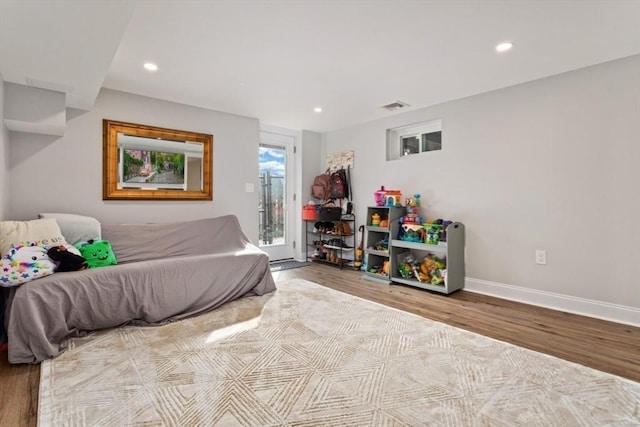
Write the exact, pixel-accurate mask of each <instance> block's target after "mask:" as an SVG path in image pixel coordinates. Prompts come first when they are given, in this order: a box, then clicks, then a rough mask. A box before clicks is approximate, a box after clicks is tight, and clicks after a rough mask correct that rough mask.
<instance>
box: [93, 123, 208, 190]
mask: <svg viewBox="0 0 640 427" xmlns="http://www.w3.org/2000/svg"><path fill="white" fill-rule="evenodd" d="M102 133H103V135H102V137H103V153H102V156H103V158H102V172H103V176H102V183H103V184H102V186H103V187H102V199H103V200H212V199H213V191H212V186H213V185H212V182H211V180H212V163H213V159H212V153H213V135H208V134H204V133H196V132H187V131H182V130H175V129H165V128H159V127H155V126H147V125H140V124H135V123H125V122H119V121H115V120H107V119H104V120H103V121H102Z"/></svg>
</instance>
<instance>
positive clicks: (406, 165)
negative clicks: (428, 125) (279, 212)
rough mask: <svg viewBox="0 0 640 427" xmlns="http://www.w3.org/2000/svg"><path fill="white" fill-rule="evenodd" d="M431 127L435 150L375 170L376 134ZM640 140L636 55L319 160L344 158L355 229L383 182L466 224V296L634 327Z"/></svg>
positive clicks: (445, 111)
mask: <svg viewBox="0 0 640 427" xmlns="http://www.w3.org/2000/svg"><path fill="white" fill-rule="evenodd" d="M438 118H440V119H442V122H443V149H442V150H441V151H436V152H429V153H424V154H421V155H414V156H410V157H408V158H402V159H399V160H395V161H390V162H387V161H385V130H386V129H387V128H392V127H396V126H401V125H407V124H411V123H417V122H422V121H427V120H432V119H438ZM639 135H640V56H633V57H629V58H625V59H621V60H617V61H613V62H609V63H605V64H600V65H597V66H593V67H589V68H584V69H581V70H577V71H574V72H569V73H565V74H561V75H557V76H553V77H549V78H545V79H541V80H538V81H533V82H530V83H526V84H522V85H518V86H514V87H510V88H506V89H502V90H497V91H493V92H490V93H485V94H481V95H477V96H472V97H469V98H465V99H460V100H456V101H453V102H448V103H445V104H441V105H436V106H432V107H429V108H424V109H421V110H417V111H411V112H406V113H402V114H397V115H393V116H391V117H389V118H388V119H383V120H378V121H375V122H370V123H365V124H362V125H358V126H353V127H350V128H347V129H344V130H340V131H336V132H330V133H328V134H326V135H324V136H323V143H324V145H325V147H324V150H323V151H324V152H329V153H330V152H336V151H342V150H347V149H355V167H354V169H353V173H352V174H353V176H354V188H355V194H356V195H357V198H356V200H355V201H354V202H355V204H356V214H357V216H358V222H359V223H362V222H364V220H365V218H364V215H365V213H366V210H365V209H366V206H368V205H371V204H373V192H374V191H375V190H376V189H378V188H379V187H380V186H381V185H385V186H386V188H388V189H400V190H402V192H403V195H405V196H409V195H411V194H413V193H420V194H421V195H422V200H423V201H424V206H425V207H423V214H426V216H427V217H429V218H448V219H452V220H458V221H461V222H463V223H465V224H466V226H467V245H466V250H467V252H466V253H467V256H466V266H467V270H466V276H467V285H468V287H471V286H470V285H476V287H477V288H482V287H484V288H485V290H488V289H492V290H499V289H500V288H501V287H505V286H506V287H507V288H508V287H509V286H513V287H515V288H513V289H516V291H517V290H518V289H525V290H528V291H531V292H529V293H528V294H527V292H524V293H520V295H525V296H526V295H529V296H533V295H534V294H535V293H542V294H545V295H547V294H549V295H550V294H555V295H561V296H564V297H566V298H564V299H565V300H566V301H569V303H571V300H572V299H575V300H576V301H578V302H579V303H583V302H585V301H583V300H589V301H596V302H599V303H602V304H603V305H610V308H614V309H616V308H621V309H623V310H625V309H626V308H628V307H631V308H635V309H632V310H630V312H629V313H630V316H633V317H634V318H635V319H631V320H632V321H634V320H635V322H636V323H638V324H640V311H638V310H637V308H639V307H640V287H639V286H638V280H639V277H640V268H639V266H640V249H639V248H640V223H639V221H638V218H640V167H639V166H640V140H639ZM536 249H544V250H546V251H547V265H545V266H540V265H536V264H535V263H534V251H535V250H536ZM513 289H512V290H513ZM498 293H500V292H498ZM516 293H517V292H516ZM566 301H565V302H566ZM543 304H544V303H543ZM578 305H580V304H577V305H576V307H577V306H578ZM618 305H619V306H622V307H618ZM565 308H566V307H565ZM568 310H569V311H571V310H572V308H571V307H569V308H568ZM575 311H580V309H579V308H576V310H575ZM592 314H593V313H592ZM602 317H607V315H606V314H604V315H603V316H602ZM622 320H628V319H622Z"/></svg>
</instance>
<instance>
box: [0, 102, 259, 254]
mask: <svg viewBox="0 0 640 427" xmlns="http://www.w3.org/2000/svg"><path fill="white" fill-rule="evenodd" d="M103 119H112V120H120V121H126V122H132V123H141V124H147V125H153V126H160V127H166V128H173V129H181V130H189V131H195V132H202V133H210V134H213V138H214V142H213V201H207V202H198V201H192V202H190V201H104V200H102V120H103ZM258 143H259V122H258V120H257V119H253V118H248V117H242V116H237V115H233V114H227V113H221V112H217V111H212V110H206V109H202V108H197V107H191V106H187V105H183V104H176V103H172V102H166V101H160V100H157V99H152V98H147V97H143V96H137V95H132V94H127V93H124V92H117V91H112V90H104V89H103V90H102V91H101V92H100V95H99V96H98V99H97V101H96V104H95V106H94V108H93V109H92V110H91V111H89V112H80V111H75V112H74V114H68V115H67V127H66V131H65V135H64V136H63V137H61V138H51V137H46V138H43V137H41V136H39V135H34V134H26V133H24V134H22V133H15V132H13V133H11V141H10V144H9V145H10V146H9V157H10V167H9V173H10V175H11V182H12V186H11V188H10V189H9V210H8V213H7V216H8V217H10V218H11V219H30V218H35V217H36V216H37V214H38V212H45V211H49V212H74V213H80V214H85V215H91V216H95V217H96V218H98V219H99V220H100V221H102V222H103V223H107V222H111V223H113V222H172V221H179V220H192V219H199V218H205V217H211V216H219V215H226V214H235V215H236V216H237V217H238V219H239V221H240V224H241V226H242V228H243V230H244V232H245V233H246V234H247V236H248V237H249V238H250V239H251V240H252V241H253V242H257V241H258V214H257V206H258V204H257V193H245V183H253V184H254V185H255V187H256V188H257V186H258V161H257V159H258Z"/></svg>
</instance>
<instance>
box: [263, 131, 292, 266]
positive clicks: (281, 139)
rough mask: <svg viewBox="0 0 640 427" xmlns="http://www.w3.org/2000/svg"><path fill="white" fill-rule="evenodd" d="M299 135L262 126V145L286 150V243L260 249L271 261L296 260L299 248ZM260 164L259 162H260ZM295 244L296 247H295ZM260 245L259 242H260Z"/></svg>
mask: <svg viewBox="0 0 640 427" xmlns="http://www.w3.org/2000/svg"><path fill="white" fill-rule="evenodd" d="M298 139H299V133H298V132H296V131H293V130H290V129H285V128H279V127H275V126H267V125H260V141H259V144H258V146H260V145H263V144H264V145H277V146H282V147H285V148H286V150H285V151H286V155H287V159H286V163H285V168H286V170H285V201H284V203H285V206H284V207H285V209H284V212H285V218H284V222H285V243H284V244H281V245H268V246H260V249H262V250H263V251H265V252H266V253H268V254H269V259H270V260H281V259H295V254H296V250H297V246H298V242H297V241H296V238H297V233H296V230H297V224H298V221H297V219H298V216H296V215H295V214H294V208H295V203H296V201H295V198H296V195H295V188H296V167H295V165H296V146H297V145H298ZM258 162H259V160H258ZM294 242H295V246H296V247H294ZM258 243H259V242H258Z"/></svg>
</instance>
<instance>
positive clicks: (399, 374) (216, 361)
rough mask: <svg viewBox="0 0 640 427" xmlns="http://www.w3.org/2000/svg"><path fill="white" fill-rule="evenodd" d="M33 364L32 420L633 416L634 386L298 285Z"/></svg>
mask: <svg viewBox="0 0 640 427" xmlns="http://www.w3.org/2000/svg"><path fill="white" fill-rule="evenodd" d="M41 369H42V371H41V372H42V376H41V384H40V407H39V409H38V423H39V425H40V426H59V425H73V426H123V425H127V426H143V425H144V426H152V425H153V426H213V425H224V426H237V425H238V426H264V425H269V426H278V425H286V426H346V425H348V426H428V425H433V426H472V425H475V426H545V427H546V426H602V425H625V426H628V425H639V424H640V421H639V418H638V417H639V414H640V412H639V406H638V405H639V404H638V398H639V396H640V384H639V383H635V382H632V381H629V380H625V379H622V378H620V377H616V376H613V375H609V374H606V373H603V372H600V371H596V370H593V369H590V368H586V367H583V366H581V365H577V364H574V363H570V362H567V361H564V360H561V359H557V358H554V357H551V356H547V355H544V354H540V353H537V352H534V351H531V350H527V349H524V348H521V347H516V346H513V345H510V344H506V343H503V342H500V341H496V340H493V339H490V338H486V337H483V336H480V335H476V334H473V333H470V332H466V331H463V330H461V329H457V328H454V327H451V326H447V325H444V324H441V323H437V322H434V321H431V320H427V319H424V318H421V317H418V316H415V315H412V314H408V313H405V312H402V311H398V310H395V309H391V308H388V307H385V306H382V305H378V304H375V303H371V302H368V301H365V300H362V299H359V298H356V297H353V296H350V295H347V294H344V293H341V292H337V291H334V290H331V289H328V288H325V287H322V286H320V285H317V284H313V283H311V282H307V281H304V280H299V279H296V280H291V281H287V282H284V283H280V284H279V285H278V290H277V291H276V292H274V293H272V294H271V295H265V296H262V297H249V298H243V299H240V300H236V301H233V302H230V303H228V304H226V305H224V306H223V307H221V308H219V309H217V310H215V311H213V312H211V313H208V314H205V315H201V316H199V317H196V318H192V319H187V320H183V321H180V322H176V323H173V324H170V325H166V326H161V327H147V328H141V327H124V328H119V329H113V330H109V331H103V332H98V333H93V334H91V335H90V336H87V337H82V338H77V339H73V340H71V342H70V349H69V350H68V351H67V352H66V353H64V354H62V355H61V356H59V357H58V358H56V359H54V360H48V361H45V362H43V363H42V368H41Z"/></svg>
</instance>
